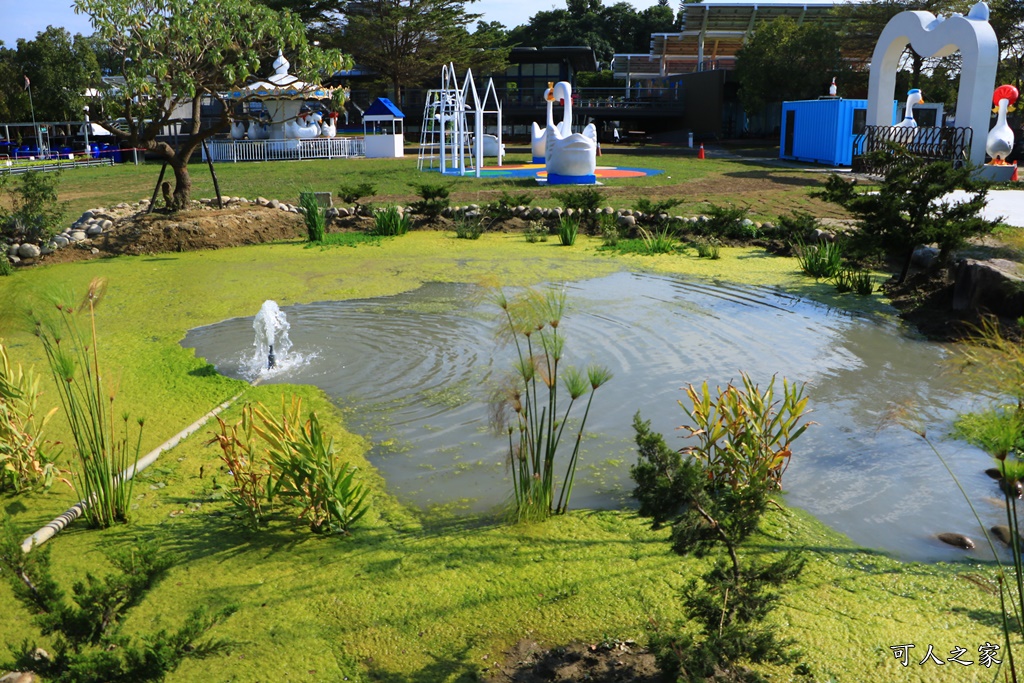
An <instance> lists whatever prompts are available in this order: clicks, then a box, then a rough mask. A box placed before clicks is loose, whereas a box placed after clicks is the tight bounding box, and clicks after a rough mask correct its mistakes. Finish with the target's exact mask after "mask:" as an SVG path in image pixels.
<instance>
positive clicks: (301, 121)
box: [284, 112, 322, 138]
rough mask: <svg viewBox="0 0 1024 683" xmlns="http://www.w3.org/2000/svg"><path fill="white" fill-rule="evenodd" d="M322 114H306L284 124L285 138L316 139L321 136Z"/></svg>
mask: <svg viewBox="0 0 1024 683" xmlns="http://www.w3.org/2000/svg"><path fill="white" fill-rule="evenodd" d="M321 120H322V116H321V115H320V112H315V113H313V114H309V113H304V114H299V116H298V117H297V118H296V119H294V120H292V121H289V122H288V123H286V124H284V136H285V137H286V138H315V137H319V136H320V131H321V129H320V121H321Z"/></svg>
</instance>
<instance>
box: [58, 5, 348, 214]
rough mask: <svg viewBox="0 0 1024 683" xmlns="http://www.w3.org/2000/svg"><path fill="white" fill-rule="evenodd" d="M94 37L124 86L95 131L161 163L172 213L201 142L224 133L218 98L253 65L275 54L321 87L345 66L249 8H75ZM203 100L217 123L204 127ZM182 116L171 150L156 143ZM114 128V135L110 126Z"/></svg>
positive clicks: (181, 202) (296, 26)
mask: <svg viewBox="0 0 1024 683" xmlns="http://www.w3.org/2000/svg"><path fill="white" fill-rule="evenodd" d="M74 6H75V10H76V11H77V12H80V13H84V14H87V15H89V16H90V17H91V19H92V24H93V27H94V28H95V29H96V35H97V37H98V38H99V39H100V40H101V41H102V42H103V43H104V44H106V45H107V46H109V48H110V50H111V51H112V52H113V53H114V54H116V55H117V58H118V63H119V69H120V75H121V76H123V77H124V85H123V86H121V87H119V88H118V89H117V90H116V92H112V93H111V94H110V95H108V97H107V98H106V99H105V101H104V107H103V121H104V123H105V124H106V125H107V127H108V128H109V129H110V130H111V132H112V133H113V134H114V135H116V136H117V137H118V138H120V139H121V140H122V141H124V142H127V143H128V144H130V145H131V146H133V147H139V148H142V149H145V150H147V151H148V152H151V153H154V154H156V155H157V156H159V157H161V158H163V159H164V160H165V161H166V162H167V165H168V166H170V167H171V168H172V169H173V171H174V183H175V184H174V193H173V195H172V201H171V207H170V208H172V209H182V208H184V207H186V206H187V205H188V202H189V199H190V196H191V191H192V183H191V180H190V178H189V173H188V163H189V159H191V157H192V155H193V154H195V153H196V151H197V150H198V149H199V147H200V146H201V145H202V143H203V141H204V140H206V139H207V138H209V137H211V136H213V135H216V134H218V133H222V132H224V131H227V129H228V127H229V126H230V120H229V118H228V117H229V114H230V113H231V107H230V104H229V102H227V101H226V100H225V98H224V93H225V92H226V91H227V90H229V89H230V88H232V87H238V86H239V85H241V84H242V83H244V82H245V81H246V80H247V79H249V78H251V77H253V76H255V75H256V74H257V71H258V70H259V68H260V60H261V59H263V58H266V57H268V56H272V55H273V54H276V53H277V51H278V50H279V49H280V50H283V51H284V52H285V53H286V55H287V56H288V58H289V59H290V60H291V62H292V64H293V68H292V73H293V74H294V75H296V76H298V77H299V78H302V79H304V80H316V79H318V78H323V77H325V76H326V75H329V74H330V73H333V71H334V70H336V69H339V68H345V67H348V66H350V61H349V60H348V59H347V58H345V57H344V56H343V55H342V54H341V53H340V52H337V51H334V50H319V49H316V48H313V47H311V46H310V45H309V43H308V41H307V39H306V35H305V27H304V26H303V24H302V21H301V20H300V19H299V18H298V17H297V16H295V15H294V14H291V13H290V12H284V13H278V12H274V11H273V10H271V9H269V8H267V7H265V6H263V5H258V4H254V3H253V2H250V0H75V5H74ZM203 100H209V101H212V102H214V103H219V104H220V105H221V107H220V111H221V113H220V115H219V117H218V118H217V120H216V121H215V122H214V123H213V124H212V125H209V126H206V127H203V125H202V124H203V122H202V120H201V118H200V108H201V104H202V102H203ZM182 107H184V108H185V110H186V112H187V115H186V116H185V117H184V121H183V122H182V125H181V129H180V132H179V136H178V138H177V139H178V142H177V144H173V145H172V144H171V142H169V141H168V139H166V138H163V137H162V136H161V133H162V131H163V130H164V128H165V127H167V126H168V125H169V124H171V123H172V121H174V120H175V117H176V116H179V114H176V112H179V111H180V110H181V108H182ZM117 118H121V119H122V121H120V122H118V123H117V124H116V125H115V122H114V119H117Z"/></svg>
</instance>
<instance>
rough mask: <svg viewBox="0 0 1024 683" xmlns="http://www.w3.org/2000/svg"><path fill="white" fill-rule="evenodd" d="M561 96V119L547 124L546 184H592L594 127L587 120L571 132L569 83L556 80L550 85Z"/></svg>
mask: <svg viewBox="0 0 1024 683" xmlns="http://www.w3.org/2000/svg"><path fill="white" fill-rule="evenodd" d="M552 91H553V93H554V96H555V98H556V99H561V100H562V106H563V107H564V113H563V115H562V122H561V123H560V124H559V125H558V126H555V124H554V123H553V122H551V121H549V122H548V128H547V150H546V151H547V169H548V184H549V185H593V184H595V183H596V182H597V176H596V172H597V128H595V127H594V124H592V123H591V124H588V125H587V127H586V128H584V129H583V132H582V133H573V132H572V86H571V85H569V83H567V82H565V81H560V82H558V83H556V84H555V87H554V88H552Z"/></svg>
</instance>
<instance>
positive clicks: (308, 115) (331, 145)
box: [208, 50, 363, 161]
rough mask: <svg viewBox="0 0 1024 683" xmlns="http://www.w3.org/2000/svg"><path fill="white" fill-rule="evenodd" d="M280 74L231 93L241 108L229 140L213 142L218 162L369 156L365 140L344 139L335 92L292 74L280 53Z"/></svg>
mask: <svg viewBox="0 0 1024 683" xmlns="http://www.w3.org/2000/svg"><path fill="white" fill-rule="evenodd" d="M273 67H274V73H273V75H271V76H269V77H268V78H267V79H266V80H260V81H256V82H254V83H250V84H249V85H247V86H245V87H242V88H239V89H238V90H233V91H231V92H228V93H225V99H226V100H227V101H228V102H229V103H233V104H241V109H242V111H243V112H244V114H243V115H242V116H239V117H233V119H232V122H231V135H230V139H227V140H211V141H210V142H209V143H208V144H209V155H210V158H211V159H212V160H213V161H273V160H279V159H282V160H284V159H287V160H294V159H332V158H337V157H341V158H344V157H352V156H362V155H363V140H362V139H361V138H355V137H338V136H337V120H338V112H335V111H331V110H330V109H329V108H328V107H325V106H324V104H321V103H324V102H326V103H327V105H330V104H331V101H332V94H333V91H332V89H331V88H328V87H326V86H323V85H317V84H314V83H305V82H303V81H301V80H299V79H298V78H297V77H295V76H293V75H291V74H290V73H288V69H289V68H290V67H291V64H290V63H289V62H288V59H287V58H285V56H284V54H283V53H282V52H281V51H280V50H278V52H277V59H275V60H274V64H273Z"/></svg>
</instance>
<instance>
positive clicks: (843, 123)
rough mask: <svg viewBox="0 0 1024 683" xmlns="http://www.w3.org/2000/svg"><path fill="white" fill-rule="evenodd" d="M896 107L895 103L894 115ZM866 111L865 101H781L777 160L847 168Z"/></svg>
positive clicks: (862, 125) (850, 161) (866, 104)
mask: <svg viewBox="0 0 1024 683" xmlns="http://www.w3.org/2000/svg"><path fill="white" fill-rule="evenodd" d="M896 106H897V104H896V103H895V102H894V103H893V110H894V112H895V109H896ZM867 110H868V101H867V100H844V99H840V98H835V99H821V100H800V101H797V102H783V103H782V131H781V135H782V136H781V138H780V141H779V158H780V159H793V160H796V161H813V162H816V163H821V164H831V165H832V166H849V165H850V164H852V163H853V143H854V140H855V139H856V137H857V135H858V134H860V133H862V132H863V131H864V124H865V122H866V120H867ZM894 123H895V121H894Z"/></svg>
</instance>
